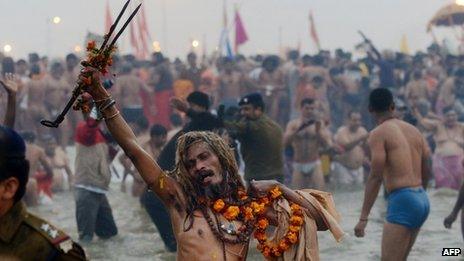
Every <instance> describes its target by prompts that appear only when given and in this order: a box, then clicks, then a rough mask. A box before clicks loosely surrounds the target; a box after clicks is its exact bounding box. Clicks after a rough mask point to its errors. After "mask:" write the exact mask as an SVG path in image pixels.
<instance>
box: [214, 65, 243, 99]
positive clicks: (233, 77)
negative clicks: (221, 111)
mask: <svg viewBox="0 0 464 261" xmlns="http://www.w3.org/2000/svg"><path fill="white" fill-rule="evenodd" d="M242 78H243V75H242V73H241V72H240V71H238V70H237V69H236V68H235V64H234V62H233V61H232V59H230V58H227V57H225V58H223V70H222V71H221V72H220V74H219V76H218V80H219V86H218V90H217V91H218V97H217V99H218V102H219V104H226V105H237V98H238V97H242V96H243V95H244V90H242V88H241V86H243V84H242V81H243V79H242Z"/></svg>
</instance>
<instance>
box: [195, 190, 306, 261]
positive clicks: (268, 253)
mask: <svg viewBox="0 0 464 261" xmlns="http://www.w3.org/2000/svg"><path fill="white" fill-rule="evenodd" d="M237 194H238V196H239V202H233V205H232V204H230V203H231V202H230V201H228V200H224V199H217V200H216V201H214V203H213V204H212V206H211V207H212V210H213V215H214V218H215V220H216V224H214V222H213V220H212V218H211V217H210V215H209V213H208V207H207V206H205V205H203V206H202V207H201V211H202V212H203V215H204V216H205V219H206V221H207V223H208V225H209V227H210V228H211V231H212V232H213V234H214V235H215V236H216V237H217V238H218V239H219V240H220V241H221V242H222V243H223V245H224V244H225V243H229V244H243V243H246V242H248V241H249V239H250V236H251V233H253V231H255V232H254V237H255V238H256V239H257V240H258V242H259V244H258V246H257V248H258V250H259V251H260V252H261V253H262V254H263V255H264V256H265V257H279V256H281V255H282V254H283V252H285V251H287V250H288V249H289V248H290V247H291V245H293V244H295V243H296V242H298V236H299V231H300V230H301V227H302V225H303V223H304V216H303V210H302V209H301V207H300V206H299V205H297V204H295V203H291V204H290V209H291V211H292V212H291V215H290V218H289V222H288V223H289V228H288V231H287V232H286V233H285V234H284V236H283V237H282V238H281V239H280V240H278V241H277V244H273V243H271V242H269V241H268V239H267V236H266V229H267V227H268V226H269V221H268V219H267V217H266V216H265V214H264V213H265V210H266V208H267V207H269V206H270V205H271V204H272V203H273V201H274V200H276V199H278V198H280V197H282V191H280V188H279V187H275V188H273V189H271V190H270V191H269V192H268V195H267V196H265V197H261V198H258V199H249V197H248V196H247V195H246V193H245V191H244V190H241V189H239V191H238V193H237ZM216 214H221V215H222V216H223V217H224V218H225V219H226V220H227V221H228V223H229V224H228V225H226V224H223V223H221V222H220V221H219V218H218V217H217V215H216ZM235 220H237V221H241V222H243V225H242V226H240V227H239V228H238V229H237V228H236V226H235V224H234V223H233V222H234V221H235ZM224 233H226V234H228V235H229V237H225V236H224ZM230 236H232V237H235V238H233V239H231V238H230ZM224 248H225V246H224Z"/></svg>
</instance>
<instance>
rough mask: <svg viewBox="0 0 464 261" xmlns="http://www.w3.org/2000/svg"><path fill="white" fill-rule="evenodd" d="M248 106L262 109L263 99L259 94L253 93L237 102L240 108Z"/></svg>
mask: <svg viewBox="0 0 464 261" xmlns="http://www.w3.org/2000/svg"><path fill="white" fill-rule="evenodd" d="M249 104H251V105H253V106H254V107H261V108H264V101H263V97H262V96H261V94H259V93H257V92H254V93H250V94H247V95H245V96H243V97H242V98H241V99H240V101H239V102H238V105H240V106H242V105H249Z"/></svg>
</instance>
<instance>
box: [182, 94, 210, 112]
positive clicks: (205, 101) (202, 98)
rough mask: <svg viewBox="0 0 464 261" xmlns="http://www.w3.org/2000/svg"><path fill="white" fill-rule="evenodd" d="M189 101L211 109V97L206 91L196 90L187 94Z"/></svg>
mask: <svg viewBox="0 0 464 261" xmlns="http://www.w3.org/2000/svg"><path fill="white" fill-rule="evenodd" d="M187 101H188V102H191V103H193V104H196V105H198V106H200V107H203V108H205V109H207V110H208V109H209V106H210V103H209V97H208V95H207V94H206V93H204V92H199V91H194V92H192V93H190V94H189V96H187Z"/></svg>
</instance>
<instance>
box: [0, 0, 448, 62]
mask: <svg viewBox="0 0 464 261" xmlns="http://www.w3.org/2000/svg"><path fill="white" fill-rule="evenodd" d="M106 1H107V0H79V1H76V0H0V10H2V14H1V15H0V24H1V26H0V46H1V49H0V51H1V50H2V49H3V46H4V45H5V44H10V45H11V46H12V51H11V53H10V55H11V56H13V57H15V58H20V57H25V56H26V55H27V53H29V52H32V51H36V52H39V53H40V54H46V53H47V50H50V53H51V56H52V57H53V56H64V55H65V54H66V53H69V52H71V51H73V49H74V46H76V45H81V46H82V45H83V41H84V37H85V35H86V32H87V31H92V32H96V33H103V29H104V10H105V4H106ZM136 1H137V0H133V2H136ZM163 2H164V5H165V8H164V10H165V14H166V19H165V21H166V23H163ZM452 2H453V1H450V0H227V9H228V11H229V20H232V19H233V8H234V4H238V6H239V8H240V13H241V16H242V20H243V22H244V24H245V28H246V30H247V32H248V36H249V39H250V40H249V42H247V43H246V44H245V45H244V46H243V47H242V48H241V51H242V52H243V53H245V54H251V53H257V52H259V53H277V52H278V48H279V42H280V41H281V43H282V45H283V46H284V47H285V46H288V47H296V46H297V45H298V43H299V42H300V43H301V50H302V51H303V52H309V53H310V52H314V51H315V47H314V45H313V44H312V42H311V40H310V38H309V33H308V27H309V23H308V14H309V11H310V10H312V11H313V13H314V19H315V22H316V27H317V31H318V33H319V38H320V42H321V45H322V47H323V48H324V49H331V50H333V49H336V48H339V47H342V48H344V49H353V46H354V45H355V44H357V43H358V42H360V37H359V35H358V34H357V30H358V29H361V30H363V31H364V32H365V34H366V35H368V36H369V37H370V38H372V40H373V42H374V43H375V44H376V45H378V46H379V47H380V48H382V49H383V48H389V49H399V45H400V40H401V37H402V35H403V34H404V35H406V36H407V39H408V43H409V47H410V49H412V50H418V49H424V48H426V47H427V46H428V45H429V44H430V42H431V40H432V38H431V36H430V35H429V34H427V33H426V25H427V22H428V21H429V20H430V18H431V17H432V16H433V15H434V13H435V12H436V11H437V10H438V9H439V8H440V7H441V6H443V5H445V4H449V3H452ZM123 4H124V0H110V7H111V9H112V13H113V19H114V17H115V16H116V14H117V12H118V11H119V9H120V8H121V7H122V5H123ZM143 4H144V5H145V8H146V14H147V20H148V26H149V30H150V33H151V35H152V37H153V38H154V39H153V40H157V41H159V42H160V43H161V48H162V50H163V51H164V52H167V54H168V55H169V56H170V57H175V56H180V57H182V58H183V57H184V55H185V54H186V53H187V52H188V51H189V48H190V43H191V39H198V40H199V41H200V47H199V49H200V50H203V48H204V47H202V45H204V44H206V49H207V50H208V51H212V50H213V49H214V48H215V47H216V46H217V45H218V42H219V35H220V32H221V28H222V6H223V0H144V1H143ZM54 16H60V17H61V22H60V23H59V24H58V25H55V24H52V23H50V22H49V20H50V19H51V18H52V17H54ZM164 24H165V26H164ZM443 31H444V30H439V31H438V32H437V34H438V36H439V37H442V35H445V34H446V32H443ZM47 32H48V33H47ZM279 32H280V33H279ZM279 35H280V36H279ZM127 36H128V33H126V37H125V39H123V40H122V41H121V42H120V49H122V51H123V52H127V51H129V50H130V49H129V48H130V47H129V42H128V39H127V38H128V37H127ZM448 36H449V37H450V38H452V37H453V34H452V33H450V32H448ZM231 39H233V35H232V34H231ZM279 39H281V40H279ZM205 41H206V42H205Z"/></svg>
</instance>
